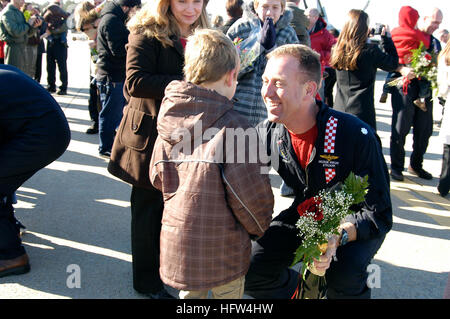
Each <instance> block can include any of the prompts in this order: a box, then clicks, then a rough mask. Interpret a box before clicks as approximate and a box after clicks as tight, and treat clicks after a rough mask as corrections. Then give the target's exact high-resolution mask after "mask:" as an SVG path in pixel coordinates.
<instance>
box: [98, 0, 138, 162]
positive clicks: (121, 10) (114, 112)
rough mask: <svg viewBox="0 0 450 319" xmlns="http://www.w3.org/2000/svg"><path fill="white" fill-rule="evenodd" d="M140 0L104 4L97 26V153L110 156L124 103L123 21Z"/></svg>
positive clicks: (125, 39) (133, 11)
mask: <svg viewBox="0 0 450 319" xmlns="http://www.w3.org/2000/svg"><path fill="white" fill-rule="evenodd" d="M140 5H141V0H114V1H111V2H108V3H106V4H105V6H104V8H103V9H102V12H101V14H100V17H101V20H100V24H99V25H98V28H97V51H98V60H97V74H96V80H97V87H98V90H99V92H100V101H101V103H102V110H101V111H100V113H99V121H98V126H99V147H98V149H99V154H100V155H101V156H104V157H109V156H110V155H111V148H112V145H113V142H114V134H115V131H116V128H117V127H118V126H119V124H120V120H121V119H122V111H123V107H124V106H125V103H126V101H125V98H124V96H123V83H124V81H125V63H126V56H127V52H126V50H125V45H126V44H127V42H128V34H129V31H128V29H127V27H126V25H125V23H126V20H127V19H128V18H129V17H131V16H133V15H134V13H136V9H137V8H138V7H140Z"/></svg>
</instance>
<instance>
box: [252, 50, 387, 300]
mask: <svg viewBox="0 0 450 319" xmlns="http://www.w3.org/2000/svg"><path fill="white" fill-rule="evenodd" d="M262 79H263V87H262V90H261V93H262V96H263V98H264V102H265V104H266V107H267V113H268V120H266V121H264V122H262V123H261V124H260V125H259V127H258V129H259V133H260V134H261V135H262V140H263V141H264V142H265V146H266V150H267V153H268V154H267V155H268V158H269V159H270V164H271V166H272V167H273V168H274V169H275V170H276V171H277V172H278V174H279V175H280V176H281V178H282V179H283V180H284V181H285V183H286V184H287V185H288V186H289V187H291V188H292V189H293V190H294V193H295V199H294V201H293V203H292V205H291V207H289V208H288V209H286V210H284V211H282V212H281V213H280V214H279V215H278V216H276V217H275V218H274V219H273V221H272V223H271V225H270V227H269V229H268V230H267V231H266V233H265V234H264V235H263V236H262V237H261V238H260V239H258V240H256V241H255V242H253V246H252V262H251V266H250V269H249V272H248V274H247V276H246V293H247V294H249V295H250V296H253V297H255V298H290V297H291V296H292V295H293V293H294V290H295V288H296V287H297V284H298V273H297V272H295V271H294V270H292V269H290V268H289V266H290V265H291V263H292V262H293V258H294V253H295V250H296V249H297V247H298V246H299V245H300V244H301V241H302V239H301V238H300V237H299V236H298V230H297V229H296V227H295V224H296V222H297V220H298V218H299V214H298V213H297V206H298V205H299V204H300V203H302V202H303V201H304V200H306V199H308V198H311V197H313V196H316V195H317V194H318V192H319V191H320V190H323V189H327V188H330V187H333V185H335V184H336V183H338V182H343V181H344V180H345V179H346V178H347V176H348V175H349V173H350V172H353V173H354V174H355V175H358V176H366V175H368V181H369V184H370V186H369V190H368V193H367V195H366V197H365V202H364V203H363V204H361V205H360V206H358V207H355V208H354V211H355V213H354V214H352V215H350V216H349V217H347V218H346V219H345V221H343V222H342V224H341V225H340V231H341V237H340V239H339V240H338V242H339V246H338V248H337V250H336V256H337V260H333V261H331V260H330V258H329V257H330V254H328V252H327V253H326V254H325V255H324V256H322V257H321V258H323V259H321V260H320V261H321V262H322V263H323V264H322V265H321V267H322V269H326V268H327V267H329V269H328V270H327V272H326V275H325V278H326V281H327V285H328V289H327V298H370V288H369V287H368V286H367V284H366V280H367V277H368V274H367V272H366V269H367V266H368V265H369V263H370V261H371V260H372V258H373V256H374V255H375V253H376V252H377V250H378V249H379V247H380V246H381V244H382V243H383V241H384V238H385V235H386V233H387V232H388V231H389V230H390V229H391V227H392V204H391V200H390V192H389V174H388V171H387V166H386V163H385V161H384V158H383V154H382V150H381V142H380V140H379V139H378V138H377V136H376V135H375V134H374V131H373V130H372V129H371V128H370V126H368V125H367V124H366V123H364V122H362V121H361V120H359V119H358V118H356V117H354V116H352V115H349V114H346V113H342V112H339V111H336V110H333V109H331V108H329V107H328V106H327V105H325V104H323V103H321V102H320V101H316V100H315V97H316V93H317V89H318V87H319V84H320V81H321V72H320V58H319V55H318V54H317V53H316V52H315V51H313V50H312V49H310V48H308V47H306V46H304V45H284V46H281V47H279V48H277V49H275V50H274V51H273V52H272V53H270V54H269V55H268V63H267V66H266V69H265V72H264V74H263V77H262ZM328 249H329V250H333V249H336V246H334V247H333V245H331V246H330V245H329V247H328Z"/></svg>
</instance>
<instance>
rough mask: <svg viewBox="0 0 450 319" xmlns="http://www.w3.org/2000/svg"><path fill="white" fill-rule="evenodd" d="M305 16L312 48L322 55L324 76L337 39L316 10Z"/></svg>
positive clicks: (321, 94)
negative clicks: (307, 20)
mask: <svg viewBox="0 0 450 319" xmlns="http://www.w3.org/2000/svg"><path fill="white" fill-rule="evenodd" d="M305 15H306V16H307V17H308V19H309V28H308V31H309V37H310V40H311V48H312V49H313V50H314V51H316V52H317V53H319V54H320V64H321V65H322V74H323V73H324V71H326V72H327V69H331V67H330V57H331V48H332V47H333V45H334V44H335V43H336V38H335V37H333V35H332V34H331V33H330V32H329V31H328V30H327V23H326V22H325V20H324V19H323V18H322V17H321V16H320V13H319V10H317V9H316V8H308V9H306V11H305ZM323 89H324V86H323V85H322V89H321V91H320V97H321V99H322V100H324V92H323Z"/></svg>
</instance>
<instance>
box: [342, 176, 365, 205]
mask: <svg viewBox="0 0 450 319" xmlns="http://www.w3.org/2000/svg"><path fill="white" fill-rule="evenodd" d="M368 179H369V176H368V175H366V176H364V177H360V176H356V175H355V174H354V173H353V172H350V174H349V175H348V177H347V178H346V179H345V181H344V186H343V190H344V191H345V192H347V193H349V194H352V196H353V204H359V203H362V202H363V201H364V197H365V196H366V194H367V191H368V187H369V182H368Z"/></svg>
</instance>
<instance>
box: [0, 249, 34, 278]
mask: <svg viewBox="0 0 450 319" xmlns="http://www.w3.org/2000/svg"><path fill="white" fill-rule="evenodd" d="M29 271H30V263H29V259H28V255H27V254H26V253H25V254H23V255H22V256H19V257H16V258H13V259H4V260H0V278H1V277H5V276H10V275H22V274H26V273H27V272H29Z"/></svg>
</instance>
